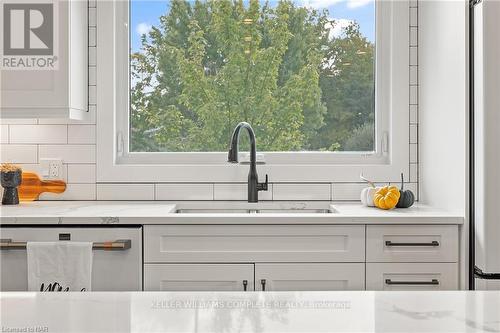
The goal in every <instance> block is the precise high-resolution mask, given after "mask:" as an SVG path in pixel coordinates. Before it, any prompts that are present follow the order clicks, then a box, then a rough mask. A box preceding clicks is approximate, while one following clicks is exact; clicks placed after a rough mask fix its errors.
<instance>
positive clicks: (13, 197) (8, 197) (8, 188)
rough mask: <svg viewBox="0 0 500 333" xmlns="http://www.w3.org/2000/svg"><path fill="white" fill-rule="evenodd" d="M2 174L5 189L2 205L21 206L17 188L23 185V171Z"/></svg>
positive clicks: (17, 170) (3, 172)
mask: <svg viewBox="0 0 500 333" xmlns="http://www.w3.org/2000/svg"><path fill="white" fill-rule="evenodd" d="M0 174H1V183H2V187H3V198H2V205H17V204H19V193H18V191H17V187H18V186H19V185H21V181H22V171H21V169H16V170H12V171H2V172H0Z"/></svg>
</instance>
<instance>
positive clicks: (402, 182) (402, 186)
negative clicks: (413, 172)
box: [401, 172, 405, 191]
mask: <svg viewBox="0 0 500 333" xmlns="http://www.w3.org/2000/svg"><path fill="white" fill-rule="evenodd" d="M404 184H405V183H404V180H403V173H402V172H401V191H402V190H404V186H405V185H404Z"/></svg>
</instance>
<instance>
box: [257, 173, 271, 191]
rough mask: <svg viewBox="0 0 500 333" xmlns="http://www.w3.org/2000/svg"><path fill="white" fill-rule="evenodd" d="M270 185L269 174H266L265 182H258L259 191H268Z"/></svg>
mask: <svg viewBox="0 0 500 333" xmlns="http://www.w3.org/2000/svg"><path fill="white" fill-rule="evenodd" d="M268 185H269V176H268V175H267V174H266V181H265V182H264V183H257V191H267V190H268Z"/></svg>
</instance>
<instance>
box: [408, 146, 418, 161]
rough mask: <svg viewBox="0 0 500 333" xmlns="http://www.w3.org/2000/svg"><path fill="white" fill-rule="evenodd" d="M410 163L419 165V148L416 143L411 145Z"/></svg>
mask: <svg viewBox="0 0 500 333" xmlns="http://www.w3.org/2000/svg"><path fill="white" fill-rule="evenodd" d="M410 163H418V146H417V144H415V143H411V144H410Z"/></svg>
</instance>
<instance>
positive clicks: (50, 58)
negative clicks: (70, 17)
mask: <svg viewBox="0 0 500 333" xmlns="http://www.w3.org/2000/svg"><path fill="white" fill-rule="evenodd" d="M29 1H30V2H25V1H23V0H11V1H10V2H9V1H8V0H7V1H4V2H3V5H2V7H1V11H2V13H1V14H0V17H1V18H2V21H3V23H2V24H1V29H2V33H1V36H2V42H1V43H0V45H1V47H2V52H1V56H2V58H1V63H0V67H1V68H2V69H11V70H52V69H57V68H56V65H57V55H56V50H57V36H56V32H57V24H56V23H57V20H56V15H55V13H57V11H56V7H57V3H53V2H52V1H49V0H45V1H42V0H40V1H38V0H29Z"/></svg>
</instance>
